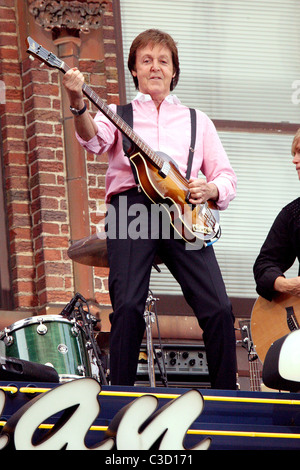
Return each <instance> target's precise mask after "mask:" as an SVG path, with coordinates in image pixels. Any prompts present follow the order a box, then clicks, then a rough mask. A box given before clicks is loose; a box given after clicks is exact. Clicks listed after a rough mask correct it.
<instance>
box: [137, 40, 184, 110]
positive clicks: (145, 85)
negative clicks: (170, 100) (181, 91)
mask: <svg viewBox="0 0 300 470" xmlns="http://www.w3.org/2000/svg"><path fill="white" fill-rule="evenodd" d="M132 75H133V76H134V77H137V79H138V82H139V91H140V92H141V93H144V94H149V95H150V96H151V97H152V99H153V100H154V101H160V102H161V101H162V100H163V99H164V98H165V97H166V96H168V95H169V93H170V85H171V81H172V78H173V77H174V76H175V72H174V68H173V61H172V54H171V51H170V49H169V48H168V47H166V46H162V45H159V44H157V45H154V46H153V45H152V44H149V45H148V46H146V47H144V48H143V49H138V50H137V52H136V63H135V70H133V71H132Z"/></svg>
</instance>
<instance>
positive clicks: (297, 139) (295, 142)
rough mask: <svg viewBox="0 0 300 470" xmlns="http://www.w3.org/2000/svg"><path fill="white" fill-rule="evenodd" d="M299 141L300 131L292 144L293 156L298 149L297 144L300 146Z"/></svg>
mask: <svg viewBox="0 0 300 470" xmlns="http://www.w3.org/2000/svg"><path fill="white" fill-rule="evenodd" d="M299 140H300V129H298V130H297V132H296V134H295V137H294V139H293V143H292V155H293V156H294V155H295V153H296V147H297V144H298V141H299Z"/></svg>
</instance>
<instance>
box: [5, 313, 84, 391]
mask: <svg viewBox="0 0 300 470" xmlns="http://www.w3.org/2000/svg"><path fill="white" fill-rule="evenodd" d="M0 339H1V340H2V341H4V343H5V351H6V356H7V357H13V358H17V359H22V360H25V361H31V362H36V363H39V364H45V365H48V366H52V367H54V369H55V370H56V371H57V373H58V375H59V378H60V381H61V382H64V381H68V380H73V379H76V378H80V377H91V376H92V374H91V364H90V361H89V355H88V352H87V349H86V341H87V340H86V338H85V333H84V331H83V330H82V328H81V327H80V325H78V323H76V322H75V321H69V320H67V319H66V318H64V317H62V316H60V315H44V316H36V317H30V318H26V319H24V320H20V321H18V322H16V323H14V324H13V325H11V326H9V327H8V328H5V329H4V331H3V332H2V336H1V338H0Z"/></svg>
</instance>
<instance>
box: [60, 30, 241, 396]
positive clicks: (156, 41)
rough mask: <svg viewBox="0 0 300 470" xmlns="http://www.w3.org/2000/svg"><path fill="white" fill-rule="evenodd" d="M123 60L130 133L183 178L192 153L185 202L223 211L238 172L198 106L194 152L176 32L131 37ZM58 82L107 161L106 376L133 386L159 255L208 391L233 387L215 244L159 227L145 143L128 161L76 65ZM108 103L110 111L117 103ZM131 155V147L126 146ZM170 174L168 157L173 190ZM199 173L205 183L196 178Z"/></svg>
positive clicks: (79, 130) (232, 349)
mask: <svg viewBox="0 0 300 470" xmlns="http://www.w3.org/2000/svg"><path fill="white" fill-rule="evenodd" d="M128 67H129V70H130V72H131V75H132V77H133V80H134V83H135V85H136V88H137V89H138V94H137V96H136V98H135V99H134V100H133V101H132V103H131V104H132V113H133V130H134V132H136V133H137V134H138V135H139V136H140V137H141V138H142V139H143V142H145V143H146V144H147V145H150V146H151V148H152V149H154V150H155V151H160V152H164V153H165V154H168V155H169V156H170V157H171V158H172V160H173V161H175V164H176V165H177V167H178V169H179V170H180V172H181V173H182V175H183V178H186V175H187V170H188V161H189V160H188V157H189V154H191V153H192V156H193V160H192V166H191V169H190V175H188V176H187V180H188V189H189V193H188V195H187V201H186V205H191V206H192V207H194V206H197V207H198V205H201V204H204V203H207V202H208V201H213V202H214V203H215V205H216V207H217V209H218V210H224V209H226V208H227V207H228V204H229V202H230V201H231V200H232V199H233V198H234V197H235V194H236V175H235V173H234V171H233V169H232V167H231V165H230V162H229V160H228V157H227V155H226V153H225V151H224V148H223V146H222V144H221V142H220V139H219V137H218V135H217V132H216V129H215V127H214V125H213V123H212V122H211V120H210V119H209V118H208V117H207V116H206V115H205V114H204V113H202V112H200V111H198V110H197V111H196V132H195V133H196V136H195V147H194V148H192V149H190V146H191V118H190V110H189V108H188V107H186V106H183V105H182V104H181V103H180V101H179V99H178V98H177V97H176V96H175V95H173V94H170V92H171V91H172V90H173V89H174V88H175V86H176V84H177V82H178V79H179V72H180V69H179V60H178V51H177V47H176V44H175V42H174V40H173V39H172V37H170V35H168V34H166V33H164V32H161V31H159V30H155V29H151V30H147V31H145V32H143V33H141V34H139V35H138V36H137V37H136V38H135V40H134V41H133V43H132V46H131V49H130V53H129V59H128ZM63 83H64V86H65V88H66V90H67V92H68V96H69V99H70V105H71V111H72V112H73V114H74V120H75V128H76V135H77V138H78V140H79V142H80V143H81V145H83V147H84V148H85V149H86V150H87V151H89V152H91V153H95V154H99V155H100V154H102V153H104V152H107V155H108V160H109V165H108V170H107V174H106V203H107V206H108V207H110V208H113V209H114V210H109V209H108V215H107V226H106V230H107V249H108V260H109V267H110V273H109V292H110V297H111V302H112V307H113V313H112V314H111V334H110V369H111V383H112V384H113V385H130V386H131V385H133V384H134V382H135V377H136V368H137V363H138V356H139V351H140V345H141V342H142V339H143V335H144V331H145V321H144V318H143V313H144V308H145V302H146V299H147V295H148V290H149V280H150V274H151V268H152V265H153V262H154V259H155V256H156V255H158V256H159V257H160V259H161V260H162V261H163V262H164V263H165V265H166V266H167V267H168V268H169V270H170V272H171V273H172V274H173V275H174V277H175V278H176V280H177V281H178V282H179V284H180V286H181V288H182V291H183V294H184V297H185V299H186V301H187V302H188V304H189V305H190V306H191V307H192V309H193V311H194V313H195V315H196V317H197V319H198V322H199V325H200V327H201V328H202V329H203V338H204V342H205V347H206V354H207V360H208V368H209V374H210V381H211V386H212V388H218V389H235V388H236V341H235V333H234V318H233V313H232V307H231V303H230V301H229V299H228V296H227V293H226V289H225V285H224V282H223V278H222V275H221V272H220V269H219V266H218V263H217V260H216V257H215V254H214V250H213V247H212V246H211V245H210V244H209V243H204V244H202V246H200V247H198V248H197V247H196V246H193V245H192V244H189V243H188V242H187V241H186V240H185V239H184V238H182V237H180V236H178V233H177V229H176V227H175V223H174V225H173V224H172V223H170V217H169V216H168V215H167V218H168V221H169V224H168V227H169V233H168V235H165V233H164V228H165V227H164V224H163V223H162V224H161V225H159V226H156V225H155V224H153V220H151V219H152V217H153V210H152V207H153V206H155V204H153V201H152V200H151V197H149V195H146V194H145V192H144V191H143V190H141V188H140V186H142V188H143V184H142V182H141V178H142V177H141V175H139V172H138V166H139V164H140V163H141V166H143V167H144V168H146V171H145V173H146V174H147V175H152V174H153V173H154V170H155V168H154V170H153V171H152V168H151V166H149V165H148V163H147V162H146V160H145V159H144V158H143V151H142V149H136V151H137V153H138V155H139V159H138V163H137V160H136V162H135V165H132V162H131V161H130V160H129V158H128V156H126V155H125V153H124V150H123V134H122V133H121V132H120V130H119V129H117V128H116V127H115V126H114V125H113V123H112V122H111V121H110V120H109V119H108V118H107V116H104V115H103V113H101V112H100V111H99V112H98V113H97V115H96V116H95V118H94V119H93V118H92V116H91V115H90V114H89V112H88V110H87V109H86V106H85V102H84V95H83V92H82V87H83V84H84V78H83V75H82V74H81V73H80V71H79V70H78V69H70V70H68V72H67V73H66V74H65V75H64V80H63ZM110 108H111V109H112V110H113V111H114V112H116V107H115V106H114V105H111V106H110ZM131 143H132V142H131ZM129 144H130V142H129ZM129 146H130V145H129ZM128 153H129V155H130V154H131V153H130V150H128ZM132 166H133V167H134V166H135V168H132ZM133 170H134V171H133ZM171 170H172V164H171ZM135 171H137V175H136V174H135ZM169 171H170V165H169V163H168V161H167V160H166V163H165V164H164V167H163V171H160V178H161V182H160V183H161V184H160V187H162V188H164V186H166V188H164V190H165V191H166V194H168V191H169V189H168V182H169V181H171V182H172V183H173V181H172V178H170V177H169V176H168V175H169V173H168V172H169ZM200 171H201V172H202V174H203V175H204V177H205V178H206V180H204V179H201V178H199V177H198V175H199V172H200ZM136 177H137V179H136ZM147 184H148V187H149V188H150V190H152V187H153V182H152V183H151V184H150V183H148V182H147V181H146V182H145V185H147ZM124 207H125V210H124ZM137 207H138V208H139V215H138V222H139V223H138V225H139V234H138V235H139V236H137V233H133V232H130V228H132V227H133V226H135V227H137V224H136V225H134V221H135V219H136V212H135V211H134V209H135V208H137ZM121 208H122V209H121ZM163 218H164V217H163ZM192 227H193V229H192V230H194V231H195V234H196V233H197V232H201V230H202V227H201V224H194V225H193V226H192ZM150 232H151V233H150ZM203 233H204V232H203ZM206 245H207V246H206ZM208 245H210V246H208Z"/></svg>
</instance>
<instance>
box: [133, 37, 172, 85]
mask: <svg viewBox="0 0 300 470" xmlns="http://www.w3.org/2000/svg"><path fill="white" fill-rule="evenodd" d="M148 44H153V45H156V44H161V45H163V46H166V47H168V48H169V49H170V51H171V54H172V61H173V68H174V73H175V76H174V77H173V79H172V82H171V86H170V91H172V90H173V89H174V88H175V87H176V85H177V83H178V80H179V74H180V68H179V59H178V50H177V46H176V43H175V41H174V39H173V38H172V37H171V36H170V35H169V34H168V33H164V32H163V31H160V30H159V29H147V31H144V32H143V33H140V34H139V35H138V36H137V37H136V38H135V39H134V40H133V42H132V44H131V48H130V51H129V56H128V68H129V70H130V73H131V74H132V71H133V70H134V71H135V62H136V51H137V50H138V49H142V48H144V47H146V46H147V45H148ZM132 77H133V76H132ZM133 81H134V84H135V87H136V89H138V87H139V84H138V79H137V77H133Z"/></svg>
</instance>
